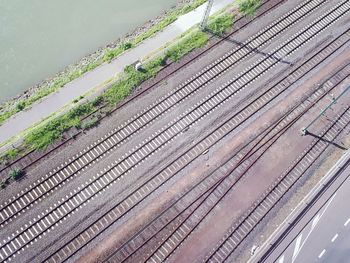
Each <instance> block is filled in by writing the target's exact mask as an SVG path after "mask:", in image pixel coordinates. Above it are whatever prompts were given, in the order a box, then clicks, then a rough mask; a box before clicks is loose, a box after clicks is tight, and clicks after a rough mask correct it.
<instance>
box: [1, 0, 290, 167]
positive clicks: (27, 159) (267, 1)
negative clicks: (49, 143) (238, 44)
mask: <svg viewBox="0 0 350 263" xmlns="http://www.w3.org/2000/svg"><path fill="white" fill-rule="evenodd" d="M285 1H286V0H281V1H279V2H277V3H276V4H272V5H270V6H268V4H270V0H265V1H262V4H261V5H260V7H259V10H258V12H257V15H256V16H254V17H253V18H250V19H249V21H247V22H244V23H243V25H242V26H240V27H239V29H236V30H233V31H232V32H231V33H229V34H227V35H225V36H224V37H222V38H220V39H219V40H217V41H216V42H215V43H213V44H212V45H210V46H209V47H208V48H205V49H204V50H203V51H201V52H199V54H197V55H195V56H194V57H193V58H191V59H189V60H188V61H187V62H185V63H184V64H183V65H182V66H181V67H177V68H175V69H174V70H172V71H171V72H170V73H168V74H166V76H165V77H162V78H160V79H158V80H157V81H156V82H155V83H153V84H152V85H150V86H149V87H147V88H146V89H144V90H141V91H139V92H135V93H136V94H134V95H133V96H131V97H130V98H127V99H125V100H124V101H123V102H121V103H120V104H118V105H117V106H116V107H115V108H114V109H113V110H112V111H110V112H111V113H113V112H115V111H116V110H118V109H120V108H121V107H122V106H124V105H126V104H128V103H130V102H131V101H132V100H133V99H135V98H137V97H139V96H141V95H143V94H144V93H146V92H147V91H148V90H149V89H150V88H152V87H154V86H156V85H158V84H160V83H161V82H162V81H164V80H165V79H166V78H167V77H169V76H170V75H172V74H174V73H176V72H177V71H179V70H180V69H181V68H182V67H183V66H186V65H188V64H190V63H191V62H193V61H195V60H196V59H198V58H199V57H201V56H202V55H203V54H205V53H206V52H208V51H209V50H211V49H212V48H214V47H216V46H217V45H219V44H220V43H222V42H224V41H226V40H227V39H228V38H229V37H230V36H232V35H233V34H234V33H236V32H237V31H238V30H242V29H243V28H244V27H246V26H247V25H249V24H250V23H251V22H252V21H255V20H256V19H258V18H261V17H263V16H264V15H265V14H266V13H268V12H269V11H271V10H272V9H274V8H275V7H276V6H278V5H280V4H282V3H283V2H285ZM266 6H267V7H266ZM262 9H264V10H263V11H262V12H261V10H262ZM244 18H246V17H244V16H243V17H239V18H238V19H237V20H236V23H235V24H237V22H243V21H242V20H243V19H244ZM212 38H214V36H211V37H210V39H212ZM171 64H173V63H170V64H167V65H166V66H165V67H164V68H163V69H165V68H167V67H169V66H170V65H171ZM107 106H108V105H107V104H106V105H101V106H100V107H99V108H98V109H97V110H96V111H94V112H92V113H90V114H89V115H87V116H86V117H84V118H83V120H84V119H86V118H88V117H90V116H91V115H93V114H95V113H96V112H97V111H98V110H101V109H103V108H105V107H107ZM105 117H106V116H103V117H102V119H103V118H105ZM82 132H83V131H78V132H77V133H74V134H73V135H69V136H70V138H68V139H67V140H65V141H63V142H61V143H59V144H58V145H57V146H55V147H53V148H52V149H51V150H49V151H48V152H47V153H44V154H43V155H41V156H39V157H38V158H36V159H34V160H33V159H32V158H30V154H32V153H34V152H35V150H32V151H30V152H28V153H27V154H25V155H24V156H22V157H20V158H18V159H16V160H14V161H13V162H11V163H10V164H8V165H6V166H5V167H2V168H0V174H1V173H3V172H6V171H8V170H9V169H10V168H11V167H13V166H15V165H17V164H18V163H19V162H21V161H24V162H29V163H27V164H25V165H24V167H21V168H22V169H23V170H25V169H27V168H29V167H30V166H32V165H33V164H35V163H37V162H38V161H40V160H42V159H43V158H44V157H46V156H48V155H49V154H51V153H52V152H54V151H55V150H57V149H58V148H60V147H61V146H63V145H65V144H66V143H68V142H69V141H70V140H71V139H73V138H75V137H76V136H78V135H79V134H81V133H82ZM73 158H74V157H73ZM58 168H59V167H58Z"/></svg>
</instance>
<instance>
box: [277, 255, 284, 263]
mask: <svg viewBox="0 0 350 263" xmlns="http://www.w3.org/2000/svg"><path fill="white" fill-rule="evenodd" d="M283 261H284V255H282V257H280V259H279V260H278V263H283Z"/></svg>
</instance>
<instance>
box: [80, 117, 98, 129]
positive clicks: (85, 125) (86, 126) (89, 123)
mask: <svg viewBox="0 0 350 263" xmlns="http://www.w3.org/2000/svg"><path fill="white" fill-rule="evenodd" d="M98 123H99V120H98V118H93V119H91V120H89V121H87V122H85V123H83V125H82V129H84V130H88V129H91V128H92V127H95V126H97V125H98Z"/></svg>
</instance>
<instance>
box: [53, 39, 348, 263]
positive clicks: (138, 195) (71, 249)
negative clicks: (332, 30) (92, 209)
mask: <svg viewBox="0 0 350 263" xmlns="http://www.w3.org/2000/svg"><path fill="white" fill-rule="evenodd" d="M348 37H349V36H348V33H345V34H344V35H342V36H341V37H339V38H338V39H337V40H335V41H334V42H333V43H331V44H330V45H329V46H327V48H325V49H324V50H322V52H320V53H319V54H318V55H317V56H316V57H315V60H312V62H311V60H310V61H308V62H307V63H305V64H304V66H305V68H306V69H310V68H312V66H311V65H312V64H313V65H315V64H317V63H319V62H320V61H323V60H324V59H325V58H327V57H328V56H329V55H330V54H331V53H332V52H334V50H335V49H337V48H339V46H342V44H344V42H342V41H345V42H347V39H348ZM337 41H338V42H337ZM305 68H304V70H305ZM294 74H295V76H297V77H295V76H294ZM304 74H306V73H305V72H303V71H301V72H300V70H295V72H293V74H292V75H293V76H294V77H295V78H296V79H298V78H300V77H302V76H303V75H304ZM295 81H296V80H295ZM285 83H287V85H288V84H290V83H289V79H286V82H285ZM285 83H280V85H279V88H280V91H281V90H284V89H286V87H285ZM267 98H268V99H266V98H265V99H266V104H267V103H269V102H270V101H271V94H268V95H267ZM260 103H261V102H258V104H257V105H259V104H260ZM260 106H261V105H260ZM254 108H255V110H256V105H254ZM254 108H251V109H249V112H250V113H251V112H252V109H254ZM253 111H254V110H253ZM234 127H237V120H233V118H232V119H231V122H227V123H225V124H224V125H223V126H221V127H220V128H222V129H217V130H216V131H214V132H213V135H212V136H211V138H210V136H209V137H207V138H206V139H207V140H206V139H204V140H203V141H202V144H198V145H196V146H194V147H193V148H192V150H193V151H189V152H187V154H186V155H185V154H184V155H183V156H182V157H180V158H179V159H178V160H179V163H173V165H170V166H169V167H168V168H167V169H165V170H164V171H163V172H162V173H160V174H158V175H157V177H156V176H155V177H154V178H152V179H150V180H149V181H147V182H145V183H144V184H143V185H142V186H141V187H140V188H138V189H137V190H135V192H133V193H131V194H130V195H129V196H128V197H127V198H126V199H124V200H123V201H122V202H120V203H118V204H117V205H116V206H115V207H114V208H112V209H111V210H110V211H108V212H107V213H106V214H104V215H103V216H102V217H101V218H100V219H99V220H97V221H96V222H95V223H94V224H92V225H91V226H90V227H88V228H86V229H85V230H84V231H82V232H81V233H80V234H79V235H78V236H77V237H76V238H74V239H72V240H71V241H70V242H68V243H67V244H66V245H65V246H63V247H61V248H60V249H59V250H58V251H57V252H56V253H55V254H54V255H53V256H52V257H51V258H48V261H49V262H59V261H64V260H65V259H67V258H69V257H70V256H72V255H74V253H75V252H76V251H77V250H79V248H81V247H83V246H84V245H85V244H86V243H88V242H89V241H90V240H91V239H93V238H94V237H96V236H97V235H98V234H99V233H101V232H103V230H104V229H106V228H107V227H109V226H110V225H112V224H113V223H114V222H115V221H116V220H118V219H119V218H121V217H122V216H123V215H125V214H126V213H127V212H128V211H130V209H132V208H133V207H135V206H136V205H137V204H138V203H140V202H141V201H142V200H143V199H144V198H146V197H147V196H149V195H150V193H151V192H153V191H154V190H155V189H157V188H159V187H160V186H161V185H162V184H164V183H165V182H166V181H167V180H168V179H169V178H170V177H171V173H175V172H177V171H179V170H181V169H182V168H183V167H184V164H186V163H187V164H188V163H190V162H191V161H192V160H193V159H194V158H196V157H198V156H199V155H201V154H202V153H203V152H204V151H205V150H206V149H207V148H209V147H210V146H211V145H212V144H213V143H214V142H216V141H217V140H218V138H219V139H220V138H222V137H224V136H225V135H226V134H227V133H229V132H231V131H232V130H233V129H234ZM215 132H217V133H215ZM146 189H147V190H146ZM126 200H127V201H126Z"/></svg>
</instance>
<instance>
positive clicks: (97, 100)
mask: <svg viewBox="0 0 350 263" xmlns="http://www.w3.org/2000/svg"><path fill="white" fill-rule="evenodd" d="M102 102H103V97H102V96H98V97H96V98H95V99H94V100H93V101H92V102H91V103H92V106H94V107H97V106H99V105H101V103H102Z"/></svg>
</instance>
